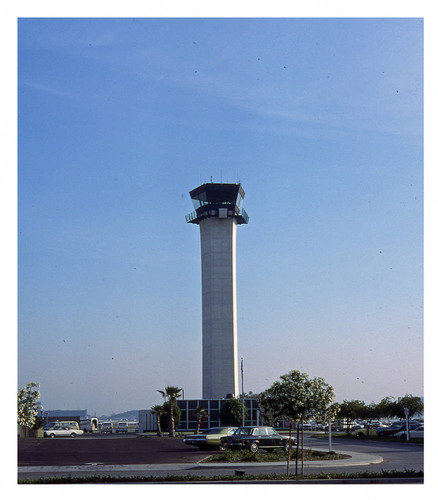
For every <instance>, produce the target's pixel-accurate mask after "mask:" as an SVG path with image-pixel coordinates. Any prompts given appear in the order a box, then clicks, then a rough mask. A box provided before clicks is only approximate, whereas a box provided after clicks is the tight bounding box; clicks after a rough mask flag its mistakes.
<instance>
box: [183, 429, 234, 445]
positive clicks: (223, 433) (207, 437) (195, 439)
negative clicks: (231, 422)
mask: <svg viewBox="0 0 438 500" xmlns="http://www.w3.org/2000/svg"><path fill="white" fill-rule="evenodd" d="M236 429H237V427H212V428H211V429H206V430H204V431H202V432H201V433H200V434H191V435H189V436H186V437H185V438H184V439H183V441H184V443H185V444H187V445H190V446H198V447H199V449H201V450H202V449H207V448H210V447H217V448H219V447H220V446H221V438H223V437H227V436H230V435H231V434H233V433H234V431H235V430H236Z"/></svg>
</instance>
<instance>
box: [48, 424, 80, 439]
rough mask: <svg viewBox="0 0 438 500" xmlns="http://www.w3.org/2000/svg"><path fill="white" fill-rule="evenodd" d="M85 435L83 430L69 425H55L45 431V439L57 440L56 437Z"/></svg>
mask: <svg viewBox="0 0 438 500" xmlns="http://www.w3.org/2000/svg"><path fill="white" fill-rule="evenodd" d="M83 433H84V431H83V430H81V429H75V428H74V427H71V426H69V425H54V426H53V427H50V429H47V430H45V431H44V437H49V438H55V437H72V438H74V437H76V436H81V435H82V434H83Z"/></svg>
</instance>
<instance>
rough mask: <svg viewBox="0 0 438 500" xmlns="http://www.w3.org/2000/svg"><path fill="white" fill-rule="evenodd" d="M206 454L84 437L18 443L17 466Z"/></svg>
mask: <svg viewBox="0 0 438 500" xmlns="http://www.w3.org/2000/svg"><path fill="white" fill-rule="evenodd" d="M213 453H217V452H213ZM210 454H211V452H201V451H199V450H198V449H197V448H195V447H192V446H187V445H185V444H184V443H183V442H182V439H180V438H174V439H170V438H167V437H163V438H157V437H152V436H151V437H138V436H137V435H135V434H131V435H130V434H100V433H96V434H90V433H87V434H84V435H83V436H78V437H75V438H69V437H65V438H60V437H57V438H54V439H50V438H44V439H36V438H35V439H32V438H30V439H19V440H18V465H19V466H32V465H83V464H87V463H104V464H109V465H111V464H144V463H148V464H165V463H193V462H197V461H199V460H201V459H202V458H203V457H205V456H207V455H210Z"/></svg>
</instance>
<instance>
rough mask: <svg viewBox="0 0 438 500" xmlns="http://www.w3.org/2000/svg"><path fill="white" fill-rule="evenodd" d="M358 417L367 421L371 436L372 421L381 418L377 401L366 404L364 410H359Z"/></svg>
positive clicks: (368, 433)
mask: <svg viewBox="0 0 438 500" xmlns="http://www.w3.org/2000/svg"><path fill="white" fill-rule="evenodd" d="M358 418H361V419H363V420H366V421H367V438H369V437H370V427H371V422H372V421H373V420H376V419H379V418H380V414H379V408H378V405H376V403H370V404H369V405H365V406H364V407H363V408H362V410H360V411H359V413H358Z"/></svg>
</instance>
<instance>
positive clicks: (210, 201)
mask: <svg viewBox="0 0 438 500" xmlns="http://www.w3.org/2000/svg"><path fill="white" fill-rule="evenodd" d="M190 196H191V198H192V201H193V205H194V207H195V212H192V213H190V214H189V215H186V221H187V222H190V223H191V224H199V229H200V231H201V263H202V264H201V266H202V397H203V399H221V398H225V397H227V396H228V397H229V395H230V394H232V395H234V396H236V397H237V395H238V393H239V388H238V361H237V315H236V228H237V225H238V224H248V220H249V217H248V215H247V213H246V212H245V210H244V209H243V208H242V201H243V198H244V196H245V192H244V191H243V189H242V186H241V185H240V184H222V183H221V184H217V183H213V182H211V183H208V184H203V185H202V186H199V187H197V188H196V189H193V191H190Z"/></svg>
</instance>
